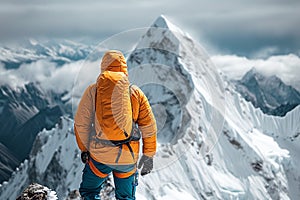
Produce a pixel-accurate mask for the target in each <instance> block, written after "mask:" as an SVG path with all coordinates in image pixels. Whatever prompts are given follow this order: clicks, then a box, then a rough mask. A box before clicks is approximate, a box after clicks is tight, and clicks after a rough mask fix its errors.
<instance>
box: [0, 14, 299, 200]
mask: <svg viewBox="0 0 300 200" xmlns="http://www.w3.org/2000/svg"><path fill="white" fill-rule="evenodd" d="M128 66H129V68H130V72H129V77H130V80H131V82H132V83H134V84H136V85H138V86H140V87H141V88H142V89H143V91H144V92H145V94H147V96H148V98H149V100H150V102H151V104H152V107H153V110H154V113H155V116H156V120H157V122H158V129H159V132H158V142H159V144H158V152H157V155H156V157H155V159H154V165H155V166H154V167H155V169H154V170H153V172H152V173H151V174H149V175H147V176H145V177H140V178H139V186H138V187H137V199H140V200H143V199H298V198H299V197H300V190H299V187H300V170H299V167H298V166H299V165H300V155H299V152H300V151H299V150H300V142H299V135H300V127H299V121H300V107H299V106H298V107H296V108H295V109H293V110H292V111H291V112H289V113H287V115H286V116H285V117H277V116H270V115H266V114H264V113H262V112H261V110H260V109H257V108H255V107H254V106H253V105H252V104H251V103H250V102H247V101H246V100H245V99H244V98H243V97H242V96H241V95H240V94H239V93H238V92H237V91H236V90H235V87H234V85H233V84H232V83H231V82H230V81H229V80H226V79H225V78H224V79H223V80H222V74H220V73H219V72H218V71H217V70H216V69H215V68H214V67H213V64H212V63H211V62H210V60H209V57H208V56H207V54H206V53H205V51H204V50H203V49H202V48H201V47H200V46H199V44H197V42H195V41H194V40H193V39H192V38H191V37H190V36H189V35H188V34H186V33H184V32H183V31H181V30H180V29H179V28H177V27H176V26H175V25H173V24H171V23H170V22H169V21H168V20H167V19H166V18H165V17H164V16H160V17H159V18H158V19H157V20H156V21H155V22H154V24H153V25H152V26H151V28H150V29H149V30H148V31H147V32H146V33H145V35H144V36H143V37H142V38H141V39H140V41H139V42H138V44H137V46H136V48H135V50H134V51H133V52H132V53H131V55H130V56H129V57H128ZM72 125H73V121H72V120H71V119H69V118H66V117H63V118H62V120H61V122H60V123H59V124H58V125H56V127H55V128H54V129H52V130H50V131H47V130H44V131H42V132H41V133H39V134H38V137H37V139H36V141H35V144H34V146H33V148H32V151H31V155H30V157H29V159H28V160H27V161H25V162H24V163H23V164H22V165H21V166H20V167H19V168H18V170H17V171H16V172H14V174H13V176H12V177H11V179H10V180H9V181H8V182H5V183H3V184H2V185H1V186H0V199H15V197H16V195H19V194H20V192H21V191H22V189H24V188H25V187H26V186H27V185H28V184H29V183H31V182H32V181H38V182H39V183H41V184H43V185H46V186H47V187H48V188H50V189H54V190H56V192H57V193H58V196H59V198H60V199H63V197H65V196H66V194H67V192H68V190H73V189H76V188H78V186H79V182H80V176H81V169H82V167H83V166H82V164H81V163H80V158H79V150H78V148H77V146H76V143H75V136H74V134H73V132H72Z"/></svg>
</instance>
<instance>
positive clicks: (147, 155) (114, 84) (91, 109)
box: [74, 50, 157, 200]
mask: <svg viewBox="0 0 300 200" xmlns="http://www.w3.org/2000/svg"><path fill="white" fill-rule="evenodd" d="M136 125H137V126H136ZM74 130H75V135H76V141H77V144H78V147H79V149H80V150H81V160H82V162H83V163H85V167H84V170H83V175H82V182H81V184H80V188H79V192H80V194H81V196H82V197H83V199H85V200H86V199H87V200H90V199H100V196H99V193H100V190H101V187H102V184H103V183H104V181H105V180H106V178H107V177H108V175H109V174H110V173H111V172H112V174H113V178H114V184H115V196H116V199H135V189H136V186H137V179H138V177H137V176H138V172H137V169H136V168H137V167H138V168H139V169H140V168H141V175H142V176H143V175H146V174H148V173H150V172H151V170H152V169H153V157H154V155H155V152H156V131H157V128H156V122H155V118H154V115H153V113H152V110H151V107H150V104H149V102H148V99H147V97H146V96H145V95H144V93H143V92H142V90H141V89H140V88H138V87H137V86H135V85H130V83H129V80H128V72H127V64H126V60H125V58H124V55H123V54H122V53H121V52H120V51H116V50H111V51H107V52H106V53H105V54H104V56H103V58H102V61H101V73H100V75H99V76H98V79H97V81H96V83H94V84H92V85H90V86H89V87H87V89H86V90H85V92H84V94H83V96H82V98H81V101H80V103H79V105H78V108H77V112H76V115H75V124H74ZM140 138H142V144H143V147H142V148H143V155H142V157H141V159H140V161H139V163H138V166H137V161H138V157H139V149H140V148H139V144H140V142H139V139H140Z"/></svg>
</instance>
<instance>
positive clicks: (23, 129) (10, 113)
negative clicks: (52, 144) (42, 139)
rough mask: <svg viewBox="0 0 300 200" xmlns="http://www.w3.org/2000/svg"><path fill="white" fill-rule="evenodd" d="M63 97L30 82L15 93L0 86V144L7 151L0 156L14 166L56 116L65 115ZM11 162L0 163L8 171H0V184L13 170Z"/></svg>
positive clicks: (52, 124)
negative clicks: (8, 158)
mask: <svg viewBox="0 0 300 200" xmlns="http://www.w3.org/2000/svg"><path fill="white" fill-rule="evenodd" d="M63 95H64V94H56V93H54V92H46V91H44V90H43V89H41V88H40V87H39V85H38V84H34V83H29V84H26V85H25V86H24V87H20V88H17V89H16V90H14V89H12V88H10V87H9V86H5V85H4V86H1V87H0V102H1V112H0V121H1V122H2V126H1V127H0V141H1V143H2V144H3V145H4V146H5V148H7V149H8V150H9V152H10V153H9V154H8V155H3V156H5V157H12V158H14V157H16V159H17V160H18V163H17V164H18V165H19V164H20V162H21V161H23V160H24V159H25V158H27V157H28V154H29V153H30V150H31V148H32V144H33V142H34V140H35V137H36V135H37V134H38V132H39V131H41V130H42V129H43V128H46V129H51V128H52V127H53V126H54V125H55V124H56V123H57V122H58V120H59V119H60V116H62V115H63V114H65V113H66V112H68V106H67V105H65V104H64V101H63V100H62V97H63ZM5 152H7V151H3V152H2V153H5ZM13 163H14V162H12V164H11V165H6V164H5V163H3V162H0V164H1V165H5V166H6V167H8V168H10V169H9V170H5V168H1V169H0V174H3V175H1V176H0V182H2V181H4V180H7V178H8V177H9V175H10V174H9V173H8V172H11V171H13V170H14V169H15V167H16V166H15V165H14V164H13ZM2 169H3V170H2ZM4 171H5V172H4Z"/></svg>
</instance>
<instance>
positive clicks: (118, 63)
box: [101, 50, 128, 74]
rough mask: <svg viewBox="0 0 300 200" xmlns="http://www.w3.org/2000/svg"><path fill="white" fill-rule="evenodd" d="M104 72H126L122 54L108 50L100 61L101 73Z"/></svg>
mask: <svg viewBox="0 0 300 200" xmlns="http://www.w3.org/2000/svg"><path fill="white" fill-rule="evenodd" d="M104 71H114V72H124V73H125V74H128V72H127V64H126V60H125V57H124V55H123V54H122V52H120V51H117V50H110V51H107V52H105V54H104V56H103V58H102V61H101V73H103V72H104Z"/></svg>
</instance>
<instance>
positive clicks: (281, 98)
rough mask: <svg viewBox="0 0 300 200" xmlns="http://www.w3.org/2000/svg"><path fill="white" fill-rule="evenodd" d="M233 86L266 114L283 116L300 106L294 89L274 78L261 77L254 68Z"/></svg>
mask: <svg viewBox="0 0 300 200" xmlns="http://www.w3.org/2000/svg"><path fill="white" fill-rule="evenodd" d="M235 84H236V88H237V91H238V92H240V93H241V95H242V96H243V97H244V98H245V99H246V100H247V101H250V102H252V104H253V105H254V107H256V108H260V109H261V110H262V111H263V112H264V113H266V114H271V115H277V116H284V115H285V114H286V113H287V112H289V111H290V110H292V109H293V108H295V107H296V106H297V105H299V104H300V93H299V92H298V91H297V90H296V89H294V88H293V87H291V86H288V85H286V84H284V83H283V82H282V81H281V80H280V79H279V78H278V77H276V76H271V77H265V76H263V75H262V74H260V73H258V72H257V71H256V70H255V68H252V69H251V70H250V71H248V72H247V73H246V74H245V75H244V77H243V78H242V79H241V80H240V81H237V82H235Z"/></svg>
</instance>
